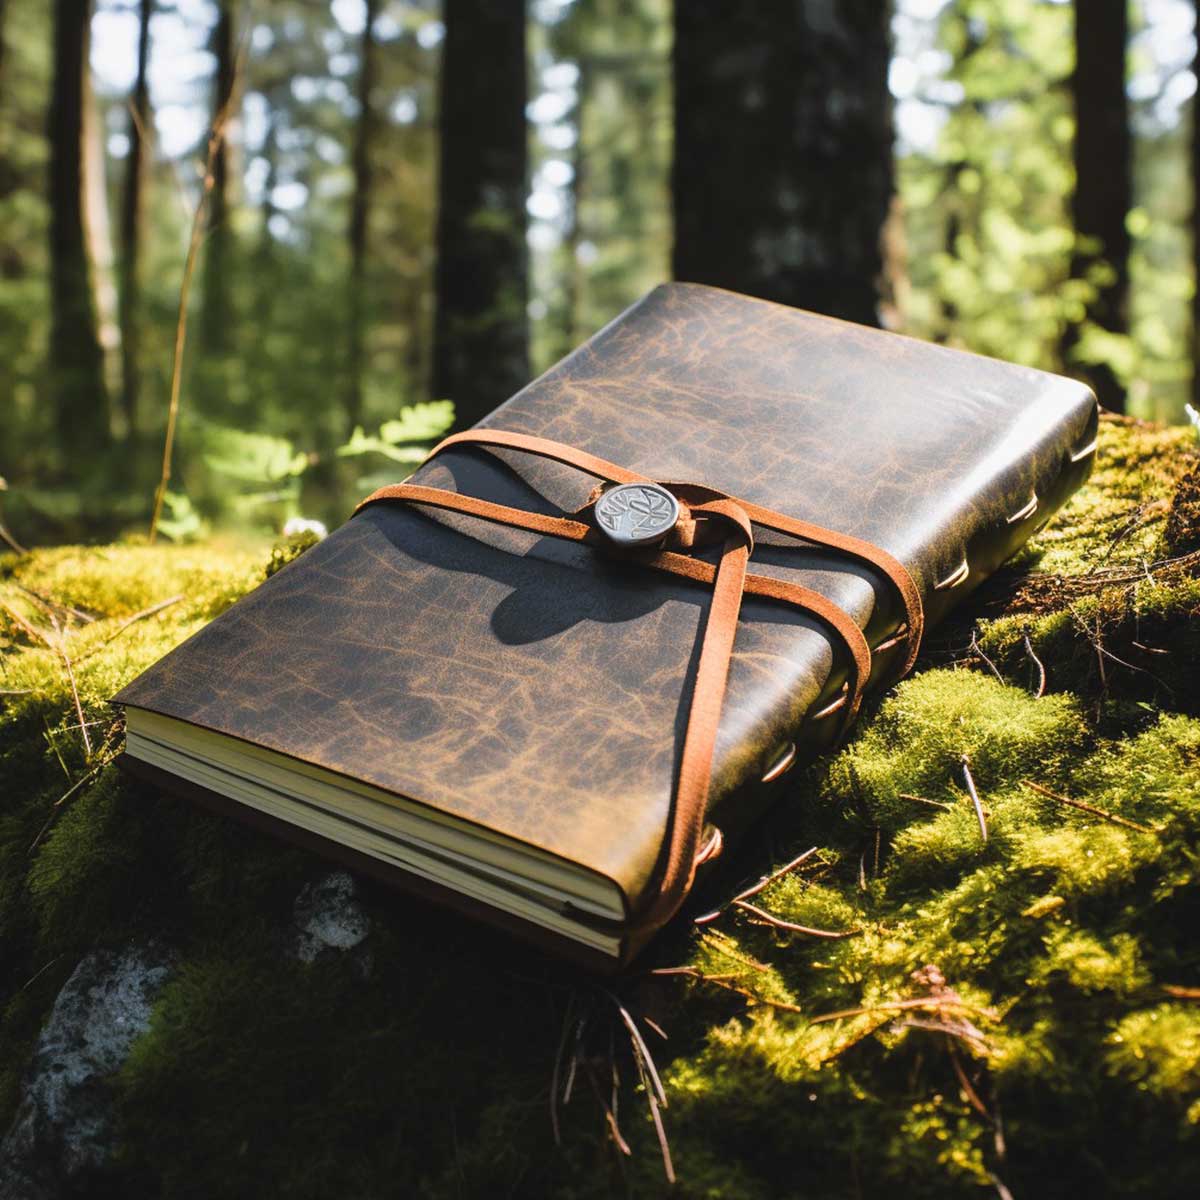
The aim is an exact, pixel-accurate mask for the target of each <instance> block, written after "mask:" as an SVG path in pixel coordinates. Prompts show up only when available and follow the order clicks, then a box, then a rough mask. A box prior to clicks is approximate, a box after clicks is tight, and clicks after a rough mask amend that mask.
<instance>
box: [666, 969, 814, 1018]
mask: <svg viewBox="0 0 1200 1200" xmlns="http://www.w3.org/2000/svg"><path fill="white" fill-rule="evenodd" d="M650 974H651V975H683V976H685V977H686V978H688V979H695V980H698V981H699V982H701V983H711V984H712V985H713V986H714V987H719V988H721V989H722V990H723V991H726V992H733V993H734V995H736V996H741V998H742V999H743V1000H748V1001H749V1002H750V1003H751V1004H761V1005H763V1006H765V1007H766V1008H774V1009H777V1010H778V1011H779V1012H790V1013H799V1014H800V1016H804V1015H805V1012H804V1009H802V1008H801V1007H800V1006H799V1005H798V1004H788V1003H787V1001H785V1000H771V999H769V998H768V997H766V996H757V995H755V993H754V992H752V991H750V989H749V988H744V987H739V986H738V985H737V984H735V983H730V982H729V980H731V979H736V978H737V976H736V975H706V974H705V973H704V972H703V971H699V970H697V969H696V968H695V967H657V968H655V969H654V970H653V971H651V972H650Z"/></svg>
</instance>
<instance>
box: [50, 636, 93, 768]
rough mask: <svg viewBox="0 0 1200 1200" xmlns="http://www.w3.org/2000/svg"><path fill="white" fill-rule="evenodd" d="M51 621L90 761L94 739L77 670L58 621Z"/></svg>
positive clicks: (85, 754)
mask: <svg viewBox="0 0 1200 1200" xmlns="http://www.w3.org/2000/svg"><path fill="white" fill-rule="evenodd" d="M50 619H51V621H52V622H53V623H54V634H55V638H54V640H55V643H56V645H55V646H54V649H55V650H56V651H57V652H58V656H59V657H60V658H61V659H62V663H63V666H64V667H65V668H66V670H67V682H68V683H70V685H71V698H72V699H73V700H74V701H75V712H76V714H77V715H78V717H79V732H80V733H81V734H83V753H84V758H85V759H87V760H90V759H91V757H92V739H91V738H90V737H89V736H88V731H87V718H86V717H85V716H84V715H83V704H82V703H81V702H80V699H79V689H78V688H77V687H76V686H75V670H74V668H73V667H72V666H71V656H70V655H69V654H68V653H67V642H66V638H64V637H63V633H62V630H61V629H60V628H59V625H58V620H57V619H56V618H55V617H54V616H51V618H50Z"/></svg>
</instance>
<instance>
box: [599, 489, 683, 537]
mask: <svg viewBox="0 0 1200 1200" xmlns="http://www.w3.org/2000/svg"><path fill="white" fill-rule="evenodd" d="M678 520H679V501H677V500H676V499H675V497H674V496H672V495H671V493H670V492H668V491H667V489H666V488H663V487H659V486H658V484H657V483H622V484H620V485H619V486H617V487H614V488H609V490H608V491H607V492H605V493H604V494H603V495H602V496H601V497H600V499H599V500H597V501H596V523H597V524H598V525H599V526H600V528H601V529H602V530H603V531H604V532H605V533H606V534H608V536H609V537H610V538H611V539H612V540H613V541H614V542H615V543H616V544H617V545H618V546H626V547H629V548H634V547H638V546H653V545H654V544H655V543H656V542H660V541H662V539H663V538H665V537H666V536H667V534H668V533H670V531H671V530H672V529H673V528H674V527H675V522H676V521H678Z"/></svg>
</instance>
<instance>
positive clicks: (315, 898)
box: [292, 871, 371, 975]
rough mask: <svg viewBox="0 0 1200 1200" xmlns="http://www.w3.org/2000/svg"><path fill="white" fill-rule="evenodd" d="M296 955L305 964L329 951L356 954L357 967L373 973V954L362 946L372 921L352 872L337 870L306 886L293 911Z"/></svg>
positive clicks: (364, 972) (294, 950)
mask: <svg viewBox="0 0 1200 1200" xmlns="http://www.w3.org/2000/svg"><path fill="white" fill-rule="evenodd" d="M292 920H293V923H294V926H295V936H294V941H293V953H294V954H295V956H296V957H297V958H298V959H299V960H300V961H301V962H305V963H312V962H316V960H317V959H318V958H319V957H320V956H321V955H322V954H323V953H325V952H326V951H337V952H341V953H345V952H347V951H354V952H355V956H354V961H355V965H356V966H357V967H358V968H359V970H360V971H361V972H362V973H363V974H364V975H366V974H370V969H371V962H370V954H369V952H368V951H367V949H366V947H364V946H363V945H362V943H363V942H364V941H366V938H367V935H368V934H369V933H370V932H371V918H370V917H368V916H367V914H366V913H365V912H364V911H363V909H362V905H361V904H360V903H359V901H358V892H357V885H356V884H355V881H354V876H353V875H351V874H350V872H349V871H334V872H332V873H331V874H329V875H326V876H325V877H324V878H322V879H320V880H318V881H317V882H316V883H308V884H305V885H304V887H303V888H302V889H301V890H300V894H299V895H298V896H297V897H296V904H295V907H294V909H293V911H292Z"/></svg>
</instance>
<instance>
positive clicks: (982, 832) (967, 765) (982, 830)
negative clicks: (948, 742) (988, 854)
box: [962, 754, 988, 842]
mask: <svg viewBox="0 0 1200 1200" xmlns="http://www.w3.org/2000/svg"><path fill="white" fill-rule="evenodd" d="M962 773H963V779H965V780H966V783H967V792H968V794H969V795H970V797H971V803H972V804H973V805H974V806H975V818H976V820H978V822H979V836H980V837H982V838H983V840H984V841H985V842H986V841H987V840H988V827H987V817H986V816H984V812H983V805H982V804H981V803H980V801H979V793H978V792H977V791H976V790H975V780H974V778H973V777H972V775H971V760H970V758H969V757H968V756H967V755H965V754H964V755H963V756H962Z"/></svg>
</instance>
